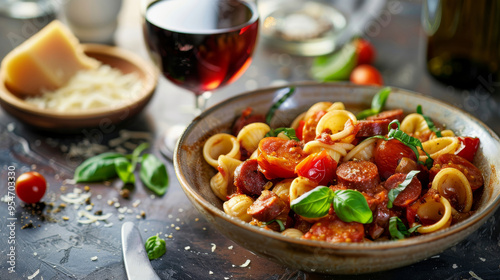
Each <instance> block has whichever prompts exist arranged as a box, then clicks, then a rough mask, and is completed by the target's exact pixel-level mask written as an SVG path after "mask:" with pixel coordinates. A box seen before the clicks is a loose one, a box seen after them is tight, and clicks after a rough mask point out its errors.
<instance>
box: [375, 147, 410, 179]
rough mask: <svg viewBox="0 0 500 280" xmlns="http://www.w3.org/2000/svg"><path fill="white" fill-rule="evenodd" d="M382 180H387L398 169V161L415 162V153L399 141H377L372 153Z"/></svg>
mask: <svg viewBox="0 0 500 280" xmlns="http://www.w3.org/2000/svg"><path fill="white" fill-rule="evenodd" d="M373 157H374V159H375V164H376V165H377V168H378V171H379V174H380V177H381V178H382V180H386V179H387V178H389V177H390V176H391V175H392V174H394V172H395V171H396V168H397V167H398V164H399V161H400V160H401V159H402V158H404V157H406V158H409V159H412V160H417V157H416V156H415V153H414V152H413V151H412V150H411V149H410V148H409V147H408V146H406V145H405V144H403V143H401V142H400V141H399V140H396V139H392V140H389V141H385V140H383V141H379V142H378V144H377V147H376V148H375V151H374V153H373Z"/></svg>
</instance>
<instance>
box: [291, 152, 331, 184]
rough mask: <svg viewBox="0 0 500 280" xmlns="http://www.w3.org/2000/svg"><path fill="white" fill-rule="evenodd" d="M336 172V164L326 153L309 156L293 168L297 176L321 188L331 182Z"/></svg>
mask: <svg viewBox="0 0 500 280" xmlns="http://www.w3.org/2000/svg"><path fill="white" fill-rule="evenodd" d="M336 170H337V162H336V161H335V160H334V159H333V158H332V157H331V156H330V155H328V152H327V151H321V152H320V153H315V154H312V155H309V156H307V157H306V158H305V159H304V160H302V161H301V162H300V163H299V164H297V166H296V167H295V172H296V173H297V175H299V176H302V177H306V178H308V179H311V180H313V181H315V182H318V184H319V185H323V186H328V183H330V182H331V181H332V180H333V178H334V176H335V171H336Z"/></svg>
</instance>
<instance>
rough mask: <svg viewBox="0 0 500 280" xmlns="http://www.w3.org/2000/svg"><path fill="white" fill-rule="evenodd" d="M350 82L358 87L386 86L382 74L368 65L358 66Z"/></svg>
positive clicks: (353, 71) (352, 73)
mask: <svg viewBox="0 0 500 280" xmlns="http://www.w3.org/2000/svg"><path fill="white" fill-rule="evenodd" d="M350 80H351V82H352V83H354V84H358V85H375V86H381V85H383V84H384V80H383V79H382V74H380V72H379V71H378V70H377V69H376V68H375V67H373V66H371V65H367V64H363V65H359V66H356V68H354V70H352V72H351V77H350Z"/></svg>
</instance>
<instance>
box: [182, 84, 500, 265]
mask: <svg viewBox="0 0 500 280" xmlns="http://www.w3.org/2000/svg"><path fill="white" fill-rule="evenodd" d="M295 88H296V90H295V93H294V95H293V96H292V97H291V98H289V99H288V100H287V101H286V102H285V103H283V104H282V105H281V107H280V109H279V110H277V111H276V113H275V116H274V118H273V121H272V122H271V127H281V126H287V125H289V124H290V123H291V122H292V120H293V119H294V118H295V116H297V115H298V114H300V113H301V112H304V111H305V110H307V108H309V106H311V105H312V104H314V103H316V102H319V101H331V102H335V101H342V102H344V104H345V105H346V107H347V109H350V110H353V111H359V110H361V109H366V108H369V107H370V104H371V100H372V97H373V95H374V94H375V93H376V92H377V91H378V90H379V88H377V87H365V86H355V85H351V84H316V83H313V84H298V85H295ZM287 91H288V90H287V89H286V88H270V89H262V90H257V91H255V92H250V93H246V94H242V95H238V96H236V97H234V98H231V99H229V100H226V101H224V102H222V103H220V104H218V105H216V106H214V107H212V108H209V109H208V110H206V111H205V112H204V113H203V114H201V115H200V116H199V117H198V118H196V119H195V120H194V121H193V122H192V123H191V124H190V125H189V127H188V128H187V129H186V130H185V132H184V134H183V135H182V137H181V138H180V140H179V142H178V144H177V148H176V151H175V154H174V166H175V172H176V175H177V178H178V179H179V182H180V184H181V186H182V188H183V189H184V192H185V193H186V195H187V196H188V198H189V199H190V201H191V202H192V203H193V205H194V206H195V207H196V208H197V209H198V211H199V212H200V213H202V214H203V215H204V216H205V218H206V219H207V220H208V221H209V222H210V223H212V224H213V225H214V226H215V227H216V228H217V229H218V230H219V231H220V232H221V233H222V234H224V235H225V236H227V237H228V238H230V239H232V240H233V241H235V242H236V243H238V244H240V245H241V246H243V247H245V248H246V249H248V250H250V251H252V252H254V253H256V254H257V255H259V256H263V257H266V258H268V259H270V260H273V261H275V262H278V263H280V264H283V265H286V266H289V267H292V268H294V269H300V270H305V271H309V272H319V273H327V274H358V273H369V272H377V271H383V270H389V269H393V268H397V267H402V266H406V265H410V264H412V263H416V262H419V261H421V260H423V259H426V258H428V257H431V256H434V255H436V254H438V253H440V252H442V251H444V250H445V249H447V248H449V247H451V246H453V245H455V244H456V243H458V242H459V241H461V240H463V239H464V238H466V237H467V236H468V235H470V234H471V233H472V232H474V231H475V230H477V229H478V228H479V227H480V226H481V225H482V224H483V223H484V222H485V221H486V220H487V219H488V218H489V217H490V216H491V215H492V214H493V213H494V212H495V210H496V209H497V208H498V207H499V205H500V174H499V173H498V171H497V170H500V158H499V157H498V155H499V154H500V140H499V138H498V136H496V135H495V133H494V132H492V131H491V130H490V129H489V128H487V127H486V126H485V125H484V124H483V123H481V122H480V121H479V120H477V119H476V118H474V117H472V116H470V115H469V114H467V113H464V112H463V111H461V110H459V109H457V108H454V107H452V106H450V105H447V104H445V103H443V102H440V101H437V100H434V99H431V98H428V97H425V96H422V95H418V94H415V93H412V92H409V91H406V90H402V89H396V88H394V89H393V91H392V93H391V95H390V97H389V99H388V101H387V104H386V108H387V109H393V108H402V109H404V110H405V112H406V113H409V112H414V111H415V109H416V106H417V105H418V104H421V105H422V107H423V108H424V110H425V113H426V115H429V116H430V117H431V118H432V119H433V120H435V121H437V122H440V123H442V124H446V125H447V128H449V129H452V130H454V131H455V132H456V133H457V134H458V135H469V136H476V137H479V138H480V139H481V146H480V149H479V152H478V154H477V155H476V157H475V159H474V164H475V165H476V166H477V167H478V168H479V169H480V170H481V172H482V174H483V176H484V179H485V181H484V182H485V183H484V190H483V192H482V195H481V196H480V198H479V200H478V201H477V202H476V204H475V206H474V207H475V212H474V214H473V215H472V216H471V217H469V218H468V219H466V220H464V221H462V222H460V223H457V224H455V225H453V226H451V227H449V228H446V229H443V230H440V231H437V232H434V233H430V234H426V235H421V236H417V237H412V238H407V239H404V240H401V241H380V242H365V243H335V244H332V243H327V242H322V241H313V240H302V239H293V238H290V237H287V236H283V235H281V234H279V233H277V232H273V231H269V230H264V229H262V228H258V227H256V226H252V225H250V224H248V223H245V222H242V221H241V220H238V219H236V218H233V217H231V216H229V215H227V214H225V213H224V211H223V210H222V203H223V201H221V200H220V199H219V198H217V196H215V194H214V193H213V192H212V190H211V188H210V183H209V181H210V178H211V177H212V176H213V175H215V173H216V170H214V168H212V167H211V166H210V165H208V163H206V162H205V160H204V158H203V154H202V150H203V144H204V142H205V141H206V140H207V139H208V138H209V137H210V136H211V135H213V134H215V133H218V132H229V131H230V127H231V125H232V124H233V122H234V120H235V118H237V117H238V116H239V115H240V114H241V112H242V111H243V110H244V109H245V108H247V107H252V108H253V109H254V112H255V113H258V114H266V112H267V111H268V110H269V108H270V106H271V105H272V104H273V103H274V102H276V101H277V100H278V98H279V97H280V96H281V95H282V94H283V93H284V92H287Z"/></svg>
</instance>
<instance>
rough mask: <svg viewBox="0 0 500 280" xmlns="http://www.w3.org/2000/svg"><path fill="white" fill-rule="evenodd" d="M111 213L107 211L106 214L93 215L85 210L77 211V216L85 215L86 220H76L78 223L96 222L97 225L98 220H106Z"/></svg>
mask: <svg viewBox="0 0 500 280" xmlns="http://www.w3.org/2000/svg"><path fill="white" fill-rule="evenodd" d="M112 215H113V214H112V213H108V214H106V215H99V216H97V215H93V214H90V213H89V212H86V211H78V217H86V218H87V219H86V220H82V219H80V220H78V222H79V223H80V224H91V223H96V225H98V221H104V220H107V219H109V217H111V216H112Z"/></svg>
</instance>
